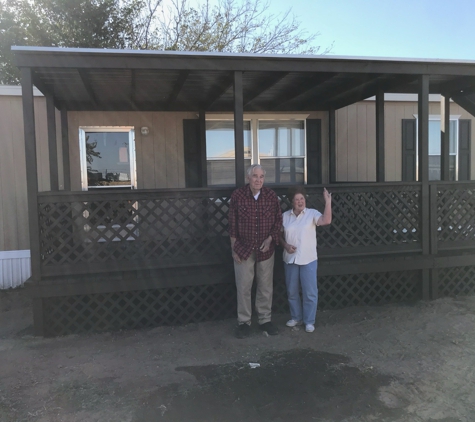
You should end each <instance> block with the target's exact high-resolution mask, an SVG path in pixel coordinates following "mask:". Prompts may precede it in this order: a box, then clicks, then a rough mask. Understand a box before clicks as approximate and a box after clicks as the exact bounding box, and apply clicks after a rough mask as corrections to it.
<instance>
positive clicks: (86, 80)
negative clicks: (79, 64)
mask: <svg viewBox="0 0 475 422" xmlns="http://www.w3.org/2000/svg"><path fill="white" fill-rule="evenodd" d="M77 71H78V73H79V76H80V78H81V81H82V83H83V85H84V88H85V89H86V92H87V94H88V95H89V97H90V99H91V101H92V103H93V104H94V106H95V107H96V108H97V107H98V106H99V104H98V101H97V98H96V96H95V95H94V90H93V89H92V86H91V81H90V79H89V75H88V72H87V71H86V70H84V69H77Z"/></svg>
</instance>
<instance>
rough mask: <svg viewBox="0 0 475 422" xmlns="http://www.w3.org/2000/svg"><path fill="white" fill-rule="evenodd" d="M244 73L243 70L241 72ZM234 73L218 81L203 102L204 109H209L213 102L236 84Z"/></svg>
mask: <svg viewBox="0 0 475 422" xmlns="http://www.w3.org/2000/svg"><path fill="white" fill-rule="evenodd" d="M241 73H242V72H241ZM233 75H234V74H231V75H226V76H225V77H224V78H221V79H220V80H218V81H216V84H215V86H214V87H213V89H212V90H211V93H210V94H209V95H208V97H207V98H206V100H205V101H204V103H203V104H202V107H201V108H202V109H203V110H209V109H210V108H211V106H212V105H213V103H215V102H216V101H218V100H219V99H220V98H221V97H222V96H223V94H224V93H225V92H226V91H227V90H229V89H230V88H231V87H232V86H234V85H233V84H234V79H233V78H234V76H233ZM241 85H242V75H241Z"/></svg>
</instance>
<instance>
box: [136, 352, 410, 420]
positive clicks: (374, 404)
mask: <svg viewBox="0 0 475 422" xmlns="http://www.w3.org/2000/svg"><path fill="white" fill-rule="evenodd" d="M256 363H257V362H256ZM258 363H259V364H260V367H258V368H255V369H252V368H251V367H250V365H249V362H236V363H233V364H226V365H209V366H188V367H180V368H177V370H178V371H186V372H188V373H190V374H193V375H194V376H195V377H196V379H197V381H198V384H197V385H195V386H194V387H192V388H191V389H189V390H183V389H182V390H180V387H179V386H171V387H167V388H166V389H160V390H158V391H155V392H154V393H152V394H151V395H150V396H149V397H148V399H147V406H146V408H145V409H143V411H141V412H140V415H136V420H137V421H139V420H140V421H152V420H153V421H158V420H163V421H187V422H188V421H193V422H205V421H206V422H211V421H220V422H223V421H226V422H234V421H236V422H237V421H250V422H252V421H259V422H263V421H274V422H277V421H325V422H329V421H332V422H333V421H343V420H349V421H360V420H377V421H390V420H393V418H399V417H401V416H402V415H403V413H402V412H403V411H402V410H401V409H390V408H388V407H386V406H385V405H384V403H382V402H381V401H380V400H378V389H379V388H380V387H381V386H385V385H388V384H389V383H390V381H391V378H390V377H388V376H384V375H381V374H378V373H375V372H374V371H373V370H367V371H366V370H365V371H360V370H359V369H357V368H355V367H353V366H349V363H350V360H349V359H348V358H347V357H345V356H341V355H336V354H330V353H323V352H316V351H313V350H308V349H295V350H291V351H287V352H271V353H266V354H264V355H263V356H262V357H261V359H260V360H259V362H258ZM367 418H369V419H367ZM373 418H374V419H373Z"/></svg>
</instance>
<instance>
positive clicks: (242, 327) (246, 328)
mask: <svg viewBox="0 0 475 422" xmlns="http://www.w3.org/2000/svg"><path fill="white" fill-rule="evenodd" d="M249 334H251V326H250V325H249V324H239V325H238V326H237V329H236V337H237V338H246V337H249Z"/></svg>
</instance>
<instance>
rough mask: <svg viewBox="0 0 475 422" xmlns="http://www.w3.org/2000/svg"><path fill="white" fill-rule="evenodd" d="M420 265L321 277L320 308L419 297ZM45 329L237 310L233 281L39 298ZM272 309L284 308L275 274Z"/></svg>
mask: <svg viewBox="0 0 475 422" xmlns="http://www.w3.org/2000/svg"><path fill="white" fill-rule="evenodd" d="M420 284H421V283H420V276H419V272H418V271H413V272H409V271H408V272H394V273H373V274H352V275H338V276H326V277H319V281H318V285H319V309H335V308H343V307H347V306H355V305H379V304H386V303H391V302H401V301H409V300H417V299H420V297H421V287H420ZM43 309H44V327H45V335H47V336H58V335H64V334H71V333H84V332H100V331H110V330H118V329H128V328H145V327H154V326H160V325H179V324H187V323H190V322H201V321H211V320H218V319H225V318H235V316H236V288H235V285H234V284H233V283H229V284H216V285H205V286H192V287H176V288H167V289H159V290H141V291H130V292H115V293H103V294H91V295H77V296H63V297H54V298H44V299H43ZM273 311H274V312H276V313H287V312H288V304H287V294H286V291H285V283H284V281H283V279H281V278H279V277H276V281H275V287H274V301H273Z"/></svg>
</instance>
